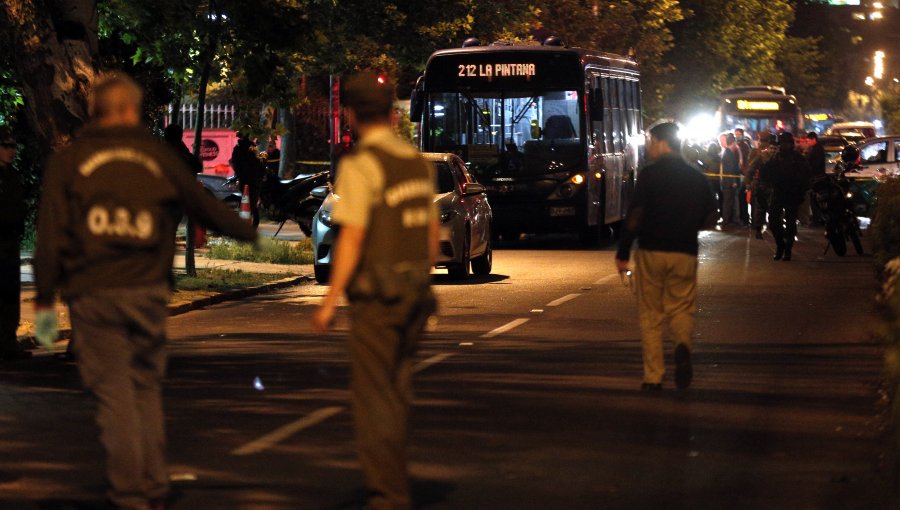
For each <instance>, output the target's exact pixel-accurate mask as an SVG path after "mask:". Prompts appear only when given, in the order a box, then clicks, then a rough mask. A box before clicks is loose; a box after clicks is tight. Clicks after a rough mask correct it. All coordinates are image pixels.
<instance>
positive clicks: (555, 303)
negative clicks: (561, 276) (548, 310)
mask: <svg viewBox="0 0 900 510" xmlns="http://www.w3.org/2000/svg"><path fill="white" fill-rule="evenodd" d="M580 295H581V294H566V295H565V296H563V297H561V298H559V299H554V300H553V301H550V302H549V303H547V306H559V305H561V304H563V303H568V302H569V301H571V300H573V299H575V298H577V297H578V296H580Z"/></svg>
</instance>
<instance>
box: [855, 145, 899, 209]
mask: <svg viewBox="0 0 900 510" xmlns="http://www.w3.org/2000/svg"><path fill="white" fill-rule="evenodd" d="M856 147H857V148H858V149H859V160H858V161H857V165H858V166H855V168H854V169H853V170H852V171H848V172H847V173H846V177H847V179H849V180H850V182H851V186H850V192H851V193H852V194H853V197H852V198H853V204H854V211H855V212H856V214H857V215H858V216H865V217H871V215H872V212H873V211H874V207H875V198H876V195H875V191H876V189H877V188H878V185H879V183H880V182H881V180H882V179H884V178H885V177H886V176H889V175H900V135H895V136H881V137H878V138H872V139H868V140H866V141H864V142H862V143H860V144H857V146H856ZM851 164H852V162H851Z"/></svg>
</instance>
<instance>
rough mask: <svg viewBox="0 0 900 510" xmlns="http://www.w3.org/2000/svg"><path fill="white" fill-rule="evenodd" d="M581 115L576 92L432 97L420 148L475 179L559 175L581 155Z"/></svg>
mask: <svg viewBox="0 0 900 510" xmlns="http://www.w3.org/2000/svg"><path fill="white" fill-rule="evenodd" d="M580 112H581V109H580V108H579V94H578V92H577V91H575V90H554V91H541V92H533V91H528V92H525V91H490V92H485V91H478V92H475V91H473V92H439V93H433V94H431V95H430V96H429V99H428V103H427V109H426V113H425V115H426V116H427V117H428V119H427V126H428V132H427V133H425V136H426V137H427V139H426V140H425V146H426V147H428V149H429V150H432V151H435V152H454V153H457V154H459V155H460V156H461V157H462V158H463V160H464V161H466V162H467V163H469V165H470V168H471V170H472V171H473V172H474V173H475V175H476V176H477V177H478V178H480V179H484V178H494V177H516V176H523V175H542V174H548V173H551V174H552V173H561V172H564V171H566V170H567V169H569V168H570V167H571V166H572V164H573V163H574V164H577V162H578V161H579V160H580V159H583V157H584V151H583V150H582V146H583V143H582V140H583V133H582V128H581V125H582V123H581V117H580Z"/></svg>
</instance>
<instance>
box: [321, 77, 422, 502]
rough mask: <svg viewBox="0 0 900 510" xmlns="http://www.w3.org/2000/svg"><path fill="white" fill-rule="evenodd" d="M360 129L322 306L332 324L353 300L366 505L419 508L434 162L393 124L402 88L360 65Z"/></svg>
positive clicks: (350, 92)
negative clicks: (414, 474)
mask: <svg viewBox="0 0 900 510" xmlns="http://www.w3.org/2000/svg"><path fill="white" fill-rule="evenodd" d="M344 99H345V103H346V106H347V107H349V110H350V123H351V125H353V126H354V127H355V129H356V131H357V133H358V134H359V144H358V146H357V148H356V151H355V152H354V153H353V154H350V155H347V156H345V157H344V158H342V159H341V161H340V168H339V170H338V174H337V175H338V177H337V183H336V185H335V193H336V194H337V195H340V197H341V200H340V201H339V202H338V203H337V204H335V208H334V211H333V213H332V216H331V217H332V221H333V222H334V223H335V224H337V225H340V227H341V231H340V234H339V235H338V239H337V242H336V245H335V252H334V257H335V259H334V264H333V266H332V278H331V289H330V290H329V292H328V295H327V296H326V298H325V301H324V302H323V304H322V306H321V308H319V310H318V311H316V313H315V315H314V316H313V326H314V327H315V329H316V330H318V331H320V332H325V331H327V330H328V328H329V327H330V325H331V322H332V319H333V317H334V313H335V308H336V306H337V302H338V299H339V298H340V296H341V295H343V294H344V291H345V290H346V293H347V297H348V299H349V301H350V342H349V351H350V352H349V354H350V370H351V376H350V393H351V401H352V405H353V418H354V424H355V429H356V440H357V447H358V449H359V458H360V464H361V465H362V470H363V474H364V476H365V480H366V486H367V489H368V490H369V492H370V497H369V501H368V503H367V505H366V507H365V508H367V509H371V510H409V509H411V508H412V499H411V496H410V487H409V475H408V472H407V461H406V445H407V442H408V435H409V411H410V406H411V402H412V374H413V372H412V357H413V354H414V353H415V351H416V347H417V344H418V341H419V338H420V337H421V335H422V332H423V331H424V328H425V323H426V321H427V319H428V317H429V316H430V315H431V314H432V313H434V311H435V306H436V303H435V300H434V297H433V295H432V292H431V274H430V273H431V267H432V266H433V265H434V261H435V257H436V256H437V248H438V244H437V243H438V213H437V210H436V208H435V206H434V203H433V199H434V192H435V176H434V168H433V167H432V166H431V164H430V163H428V162H427V161H426V160H425V159H424V158H422V156H421V155H420V154H419V152H418V151H417V150H416V149H415V148H414V147H412V146H411V145H409V144H408V143H406V142H405V141H403V140H402V139H401V138H399V137H398V136H397V135H396V134H395V133H394V131H393V129H392V128H391V110H392V109H393V100H394V89H393V86H392V85H390V83H388V82H387V81H386V80H384V78H383V77H377V76H375V75H372V74H361V75H357V76H354V77H352V78H350V79H349V80H347V82H346V85H345V89H344Z"/></svg>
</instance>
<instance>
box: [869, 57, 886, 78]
mask: <svg viewBox="0 0 900 510" xmlns="http://www.w3.org/2000/svg"><path fill="white" fill-rule="evenodd" d="M872 74H873V75H874V76H875V79H876V80H880V79H882V78H884V52H883V51H881V50H878V51H876V52H875V70H874V72H873V73H872Z"/></svg>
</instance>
